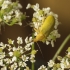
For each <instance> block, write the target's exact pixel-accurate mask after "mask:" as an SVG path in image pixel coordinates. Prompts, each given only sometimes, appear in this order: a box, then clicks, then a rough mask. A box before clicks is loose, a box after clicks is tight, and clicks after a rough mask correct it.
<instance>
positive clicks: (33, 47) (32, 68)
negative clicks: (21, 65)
mask: <svg viewBox="0 0 70 70" xmlns="http://www.w3.org/2000/svg"><path fill="white" fill-rule="evenodd" d="M32 37H33V38H34V35H32ZM34 49H35V46H34V44H33V45H32V51H33V50H34ZM31 70H34V63H32V67H31Z"/></svg>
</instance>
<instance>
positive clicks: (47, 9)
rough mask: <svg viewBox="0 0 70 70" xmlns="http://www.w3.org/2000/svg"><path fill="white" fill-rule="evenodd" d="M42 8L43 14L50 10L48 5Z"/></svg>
mask: <svg viewBox="0 0 70 70" xmlns="http://www.w3.org/2000/svg"><path fill="white" fill-rule="evenodd" d="M42 10H43V11H44V14H47V13H49V11H50V7H47V8H43V9H42Z"/></svg>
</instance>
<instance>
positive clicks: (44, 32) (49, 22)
mask: <svg viewBox="0 0 70 70" xmlns="http://www.w3.org/2000/svg"><path fill="white" fill-rule="evenodd" d="M54 25H55V18H54V16H53V15H49V16H47V18H46V19H45V20H44V23H43V24H42V25H41V27H40V28H39V30H35V31H37V32H39V33H38V35H37V36H36V37H35V38H34V40H33V41H34V42H37V41H45V39H46V37H47V36H48V35H49V34H50V32H51V31H52V30H53V28H54Z"/></svg>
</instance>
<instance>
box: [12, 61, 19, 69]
mask: <svg viewBox="0 0 70 70" xmlns="http://www.w3.org/2000/svg"><path fill="white" fill-rule="evenodd" d="M17 67H18V65H17V63H16V62H14V64H12V65H11V69H12V70H16V68H17Z"/></svg>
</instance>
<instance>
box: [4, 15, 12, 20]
mask: <svg viewBox="0 0 70 70" xmlns="http://www.w3.org/2000/svg"><path fill="white" fill-rule="evenodd" d="M11 17H12V16H10V15H4V20H10V19H11Z"/></svg>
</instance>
